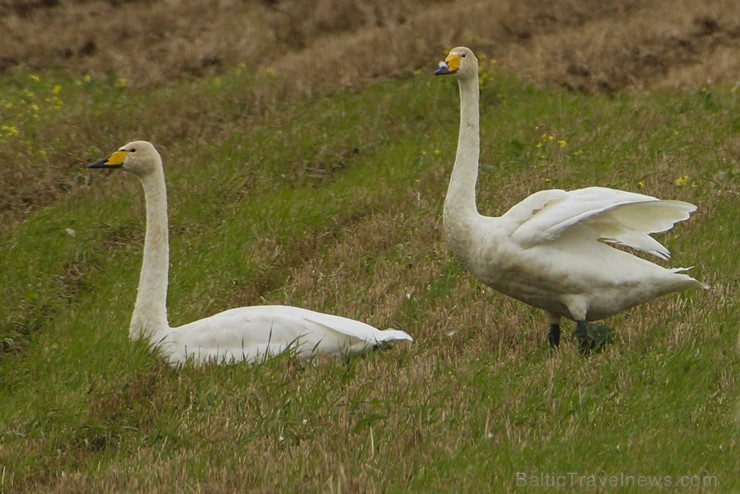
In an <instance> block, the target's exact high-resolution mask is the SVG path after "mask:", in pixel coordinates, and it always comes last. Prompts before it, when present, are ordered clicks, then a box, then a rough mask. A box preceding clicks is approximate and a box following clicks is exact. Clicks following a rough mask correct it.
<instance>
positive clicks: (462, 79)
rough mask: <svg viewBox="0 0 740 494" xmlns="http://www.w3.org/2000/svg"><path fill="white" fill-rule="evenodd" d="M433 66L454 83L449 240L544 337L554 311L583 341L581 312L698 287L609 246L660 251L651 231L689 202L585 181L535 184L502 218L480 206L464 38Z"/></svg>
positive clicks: (472, 91) (586, 317)
mask: <svg viewBox="0 0 740 494" xmlns="http://www.w3.org/2000/svg"><path fill="white" fill-rule="evenodd" d="M436 74H437V75H445V74H454V75H455V76H456V77H457V80H458V84H459V89H460V134H459V140H458V147H457V156H456V159H455V165H454V168H453V171H452V177H451V178H450V184H449V188H448V191H447V197H446V199H445V207H444V224H445V232H446V234H447V242H448V244H449V246H450V248H451V250H452V251H453V253H454V254H455V255H456V257H458V258H459V259H460V260H461V261H462V262H463V264H464V265H465V266H466V267H467V268H468V269H469V270H470V271H471V272H472V273H473V274H474V275H475V276H477V277H478V278H479V279H481V280H482V281H483V282H484V283H486V284H488V285H490V286H491V287H493V288H494V289H496V290H498V291H500V292H502V293H505V294H506V295H509V296H511V297H513V298H516V299H518V300H521V301H522V302H526V303H528V304H530V305H532V306H534V307H539V308H541V309H544V310H545V311H547V312H548V314H549V315H550V322H551V328H550V343H551V345H552V346H557V345H558V343H559V339H560V326H559V324H560V319H561V318H562V317H565V318H569V319H573V320H575V321H577V323H578V325H577V335H578V336H579V339H580V340H581V344H582V347H583V346H587V345H588V344H589V343H588V342H587V341H585V340H586V331H587V325H586V321H593V320H598V319H602V318H605V317H608V316H611V315H614V314H617V313H619V312H621V311H623V310H625V309H628V308H630V307H633V306H635V305H638V304H641V303H644V302H647V301H649V300H651V299H653V298H655V297H658V296H660V295H663V294H666V293H669V292H673V291H676V290H682V289H685V288H690V287H696V286H704V287H706V286H705V285H703V284H701V283H699V282H698V281H696V280H695V279H693V278H691V277H689V276H687V275H685V274H680V273H681V272H682V271H685V270H686V269H688V268H677V269H665V268H663V267H660V266H658V265H656V264H654V263H651V262H649V261H646V260H644V259H641V258H639V257H637V256H634V255H632V254H630V253H628V252H626V251H623V250H619V249H615V248H613V247H611V246H609V245H607V244H608V243H612V244H619V245H623V246H627V247H631V248H633V249H636V250H639V251H643V252H647V253H650V254H652V255H655V256H657V257H659V258H661V259H668V257H669V255H670V254H669V252H668V249H666V248H665V247H664V246H663V245H661V244H660V243H659V242H658V241H657V240H655V239H654V238H652V237H651V236H650V234H651V233H658V232H663V231H666V230H669V229H671V228H672V227H673V225H674V223H676V222H678V221H683V220H686V219H688V217H689V214H690V213H692V212H693V211H695V210H696V206H694V205H692V204H688V203H686V202H681V201H671V200H660V199H656V198H655V197H650V196H646V195H642V194H635V193H632V192H624V191H621V190H614V189H608V188H603V187H589V188H585V189H579V190H573V191H564V190H557V189H556V190H543V191H540V192H536V193H534V194H532V195H530V196H529V197H527V198H526V199H524V200H523V201H521V202H520V203H518V204H516V205H515V206H514V207H512V208H511V209H510V210H509V211H507V212H506V213H505V214H504V215H502V216H500V217H487V216H482V215H480V214H479V213H478V210H477V206H476V201H475V186H476V182H477V178H478V158H479V152H480V130H479V128H480V125H479V122H480V120H479V119H480V117H479V102H478V101H479V86H478V61H477V59H476V57H475V55H474V54H473V52H472V51H471V50H470V49H468V48H465V47H458V48H454V49H453V50H452V51H450V54H449V55H448V56H447V58H446V59H445V61H444V62H442V63H441V64H440V68H439V69H438V70H437V72H436Z"/></svg>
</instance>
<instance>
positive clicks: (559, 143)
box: [558, 139, 568, 148]
mask: <svg viewBox="0 0 740 494" xmlns="http://www.w3.org/2000/svg"><path fill="white" fill-rule="evenodd" d="M567 145H568V143H567V142H565V140H564V139H563V140H561V141H558V146H560V147H561V148H564V147H565V146H567Z"/></svg>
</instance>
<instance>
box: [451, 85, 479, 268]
mask: <svg viewBox="0 0 740 494" xmlns="http://www.w3.org/2000/svg"><path fill="white" fill-rule="evenodd" d="M458 84H459V87H460V134H459V136H458V141H457V155H456V157H455V166H454V167H453V169H452V177H451V178H450V185H449V187H448V188H447V197H446V198H445V206H444V223H445V230H446V231H447V233H448V235H447V237H448V240H449V239H464V238H468V237H469V235H470V230H469V228H470V225H471V223H472V222H473V221H475V219H476V218H478V217H479V216H480V215H479V213H478V208H477V207H476V204H475V185H476V182H477V180H478V158H479V155H480V112H479V108H478V104H479V103H478V100H479V95H478V93H479V88H478V74H477V72H476V73H475V74H474V76H472V77H469V78H464V79H463V78H461V79H458ZM453 242H454V241H453ZM451 247H452V249H453V251H455V252H456V254H458V255H460V254H459V253H458V248H457V247H458V246H456V245H455V244H454V243H453V244H451Z"/></svg>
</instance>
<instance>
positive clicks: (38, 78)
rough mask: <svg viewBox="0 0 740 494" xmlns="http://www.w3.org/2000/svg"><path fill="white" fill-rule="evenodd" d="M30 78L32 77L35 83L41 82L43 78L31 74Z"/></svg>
mask: <svg viewBox="0 0 740 494" xmlns="http://www.w3.org/2000/svg"><path fill="white" fill-rule="evenodd" d="M28 77H30V78H31V80H32V81H33V82H39V81H40V80H41V77H39V76H37V75H36V74H31V75H30V76H28Z"/></svg>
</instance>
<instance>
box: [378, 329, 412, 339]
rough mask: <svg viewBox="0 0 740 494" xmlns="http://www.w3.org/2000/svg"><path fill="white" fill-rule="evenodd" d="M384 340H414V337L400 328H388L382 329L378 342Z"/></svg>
mask: <svg viewBox="0 0 740 494" xmlns="http://www.w3.org/2000/svg"><path fill="white" fill-rule="evenodd" d="M384 341H414V338H413V337H412V336H411V335H410V334H408V333H407V332H406V331H401V330H400V329H393V328H388V329H386V330H384V331H380V337H379V338H378V342H384Z"/></svg>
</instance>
